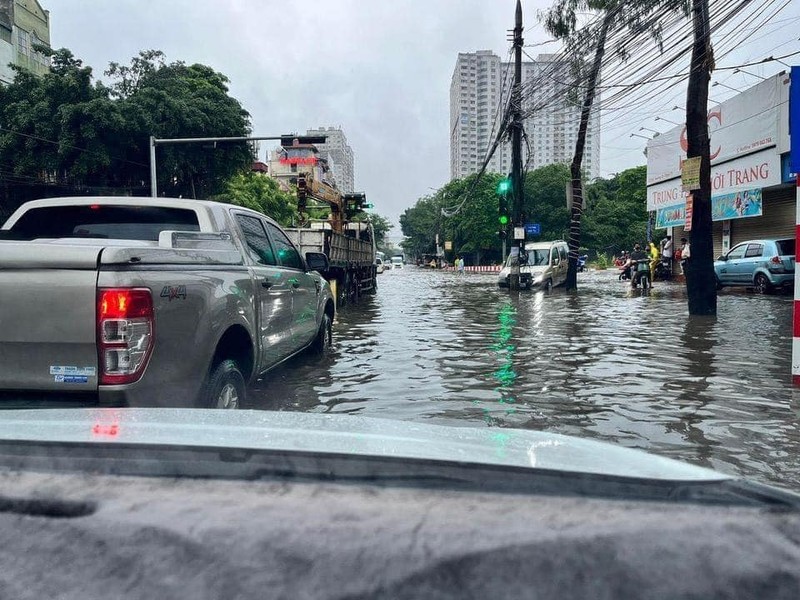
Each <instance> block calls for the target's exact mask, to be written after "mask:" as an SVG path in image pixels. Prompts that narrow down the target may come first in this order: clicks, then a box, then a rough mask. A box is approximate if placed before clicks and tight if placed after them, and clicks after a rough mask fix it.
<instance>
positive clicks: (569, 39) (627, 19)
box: [544, 0, 685, 290]
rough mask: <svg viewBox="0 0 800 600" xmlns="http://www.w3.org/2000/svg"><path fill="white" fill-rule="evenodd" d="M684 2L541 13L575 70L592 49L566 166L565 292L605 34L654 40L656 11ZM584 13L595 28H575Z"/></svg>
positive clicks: (570, 284)
mask: <svg viewBox="0 0 800 600" xmlns="http://www.w3.org/2000/svg"><path fill="white" fill-rule="evenodd" d="M684 2H685V0H638V1H635V2H625V0H556V2H555V4H554V5H553V6H552V7H551V8H550V9H549V10H548V11H547V12H546V13H545V18H544V26H545V29H546V30H547V31H548V32H549V33H550V34H551V35H553V36H554V37H556V38H558V39H561V40H564V41H565V43H566V44H567V46H568V47H569V48H571V49H572V50H573V52H574V54H575V55H577V56H578V57H579V58H578V61H577V63H576V71H577V72H579V73H580V72H581V71H582V70H583V54H584V53H585V52H586V51H587V50H588V49H589V48H590V47H592V46H593V48H594V58H593V60H592V64H591V67H590V69H589V73H588V77H587V79H586V84H585V91H584V95H583V104H582V106H581V119H580V124H579V126H578V136H577V141H576V143H575V153H574V155H573V158H572V162H571V164H570V175H571V178H572V211H571V214H570V225H569V237H568V240H567V241H568V243H569V267H568V269H567V281H566V289H567V290H574V289H577V286H578V255H579V253H580V243H581V216H582V214H583V181H582V177H581V169H582V165H583V152H584V148H585V145H586V131H587V129H588V126H589V117H590V115H591V110H592V104H593V103H594V98H595V95H596V88H597V80H598V78H599V76H600V67H601V66H602V63H603V56H604V54H605V51H606V48H605V46H606V38H607V36H608V33H609V31H610V30H611V29H612V28H616V27H627V28H629V29H631V30H632V32H634V33H638V32H641V31H648V30H649V31H651V33H652V35H653V36H654V37H655V38H656V39H658V37H659V35H660V28H659V27H658V18H659V17H660V14H659V12H657V9H663V8H665V7H666V8H669V7H674V8H676V9H677V8H678V7H680V6H683V4H684ZM585 11H596V12H599V13H600V24H599V26H597V27H596V28H593V27H590V28H587V29H581V30H579V29H578V28H577V22H578V19H577V15H578V13H581V12H585Z"/></svg>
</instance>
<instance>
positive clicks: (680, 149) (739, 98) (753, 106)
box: [647, 75, 789, 192]
mask: <svg viewBox="0 0 800 600" xmlns="http://www.w3.org/2000/svg"><path fill="white" fill-rule="evenodd" d="M787 81H788V80H787V78H786V76H785V75H775V76H774V77H770V78H769V79H766V80H764V81H762V82H761V83H759V84H758V85H755V86H753V87H751V88H750V89H748V90H745V91H744V92H742V93H741V94H738V95H736V96H734V97H733V98H730V99H729V100H726V101H725V102H723V103H722V104H718V105H716V106H711V108H710V109H709V112H708V127H709V133H710V135H711V165H712V167H713V166H714V165H716V164H720V163H724V162H727V161H730V160H731V159H734V158H739V157H742V156H746V155H748V154H753V153H756V152H762V151H764V150H765V149H767V148H771V147H774V146H775V145H776V144H777V143H778V131H779V123H780V120H781V118H782V116H784V113H785V111H781V110H780V107H781V105H782V104H783V103H784V102H788V94H789V86H788V84H787ZM786 126H787V127H788V124H787V125H786ZM687 147H688V144H687V141H686V128H685V126H678V127H674V128H673V129H670V130H669V131H667V132H665V133H663V134H661V135H659V136H658V137H655V138H653V139H652V140H650V141H649V142H648V143H647V185H648V186H650V185H654V184H657V183H661V182H664V181H669V180H671V179H674V178H676V177H680V175H681V163H682V161H683V160H685V159H686V149H687ZM773 152H774V153H776V154H777V151H776V150H773ZM779 176H780V174H779ZM751 187H755V186H751ZM721 191H723V192H728V191H733V190H732V189H731V190H728V189H724V190H721Z"/></svg>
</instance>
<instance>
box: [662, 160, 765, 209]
mask: <svg viewBox="0 0 800 600" xmlns="http://www.w3.org/2000/svg"><path fill="white" fill-rule="evenodd" d="M780 183H781V160H780V156H778V155H777V154H776V153H775V151H774V149H772V150H764V151H763V152H758V153H756V154H750V155H748V156H743V157H742V158H737V159H736V160H732V161H729V162H726V163H725V164H722V165H716V166H713V167H711V194H712V198H713V197H714V196H721V195H723V194H731V193H733V192H738V191H746V190H753V189H756V188H765V187H769V186H772V185H779V184H780ZM685 197H686V194H685V192H683V191H682V190H681V180H680V179H673V180H671V181H665V182H663V183H657V184H656V185H651V186H649V187H648V188H647V210H658V209H660V208H666V207H668V206H674V205H676V204H679V203H681V202H684V198H685Z"/></svg>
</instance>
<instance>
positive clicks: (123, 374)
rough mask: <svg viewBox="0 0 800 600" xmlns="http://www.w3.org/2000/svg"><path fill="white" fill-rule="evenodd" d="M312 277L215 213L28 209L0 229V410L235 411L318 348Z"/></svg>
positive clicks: (200, 205)
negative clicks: (47, 406) (265, 378)
mask: <svg viewBox="0 0 800 600" xmlns="http://www.w3.org/2000/svg"><path fill="white" fill-rule="evenodd" d="M326 268H327V257H326V256H325V255H324V254H320V253H313V252H309V253H307V254H306V255H305V257H303V256H301V255H300V253H299V252H298V250H297V248H296V247H295V246H294V244H293V243H292V242H291V241H290V239H289V238H288V237H287V235H286V233H285V232H284V231H283V230H282V229H281V228H280V227H279V226H278V225H277V224H276V223H275V222H274V221H272V220H271V219H269V218H268V217H265V216H264V215H262V214H260V213H257V212H254V211H250V210H247V209H244V208H240V207H237V206H233V205H229V204H220V203H216V202H206V201H196V200H177V199H167V198H113V197H110V198H105V197H104V198H56V199H50V200H37V201H34V202H29V203H27V204H25V205H23V206H22V207H20V208H19V209H18V210H17V211H16V212H15V213H13V214H12V215H11V217H10V218H9V219H8V221H7V222H6V223H5V224H4V225H3V226H2V228H1V229H0V406H2V405H3V403H4V402H5V403H6V404H14V403H16V402H19V401H20V400H22V401H28V400H31V401H39V399H43V400H47V401H49V403H52V402H65V403H67V402H69V401H71V400H73V401H79V402H81V403H85V402H90V403H96V404H97V405H101V406H175V407H191V406H196V407H217V408H237V407H241V406H246V386H247V383H248V382H251V381H252V380H254V379H256V378H257V377H259V376H260V375H262V374H263V373H265V372H266V371H268V370H270V369H271V368H273V367H274V366H276V365H278V364H279V363H281V362H283V361H284V360H286V359H287V358H289V357H291V356H293V355H295V354H298V353H299V352H301V351H303V350H306V349H311V350H314V351H317V352H319V353H323V352H325V351H326V350H327V349H328V348H329V347H330V345H331V327H332V322H333V318H334V310H335V309H334V301H333V298H332V296H331V292H330V288H329V286H328V284H327V282H326V281H325V280H324V279H323V278H322V277H321V276H320V275H319V273H318V272H317V271H324V270H325V269H326Z"/></svg>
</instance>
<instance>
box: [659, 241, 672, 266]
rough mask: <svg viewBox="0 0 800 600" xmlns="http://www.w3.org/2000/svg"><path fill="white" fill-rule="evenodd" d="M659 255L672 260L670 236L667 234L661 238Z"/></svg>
mask: <svg viewBox="0 0 800 600" xmlns="http://www.w3.org/2000/svg"><path fill="white" fill-rule="evenodd" d="M661 256H662V257H664V259H665V260H667V259H668V260H670V261H672V236H671V235H668V236H667V237H665V238H664V239H663V240H661Z"/></svg>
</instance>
